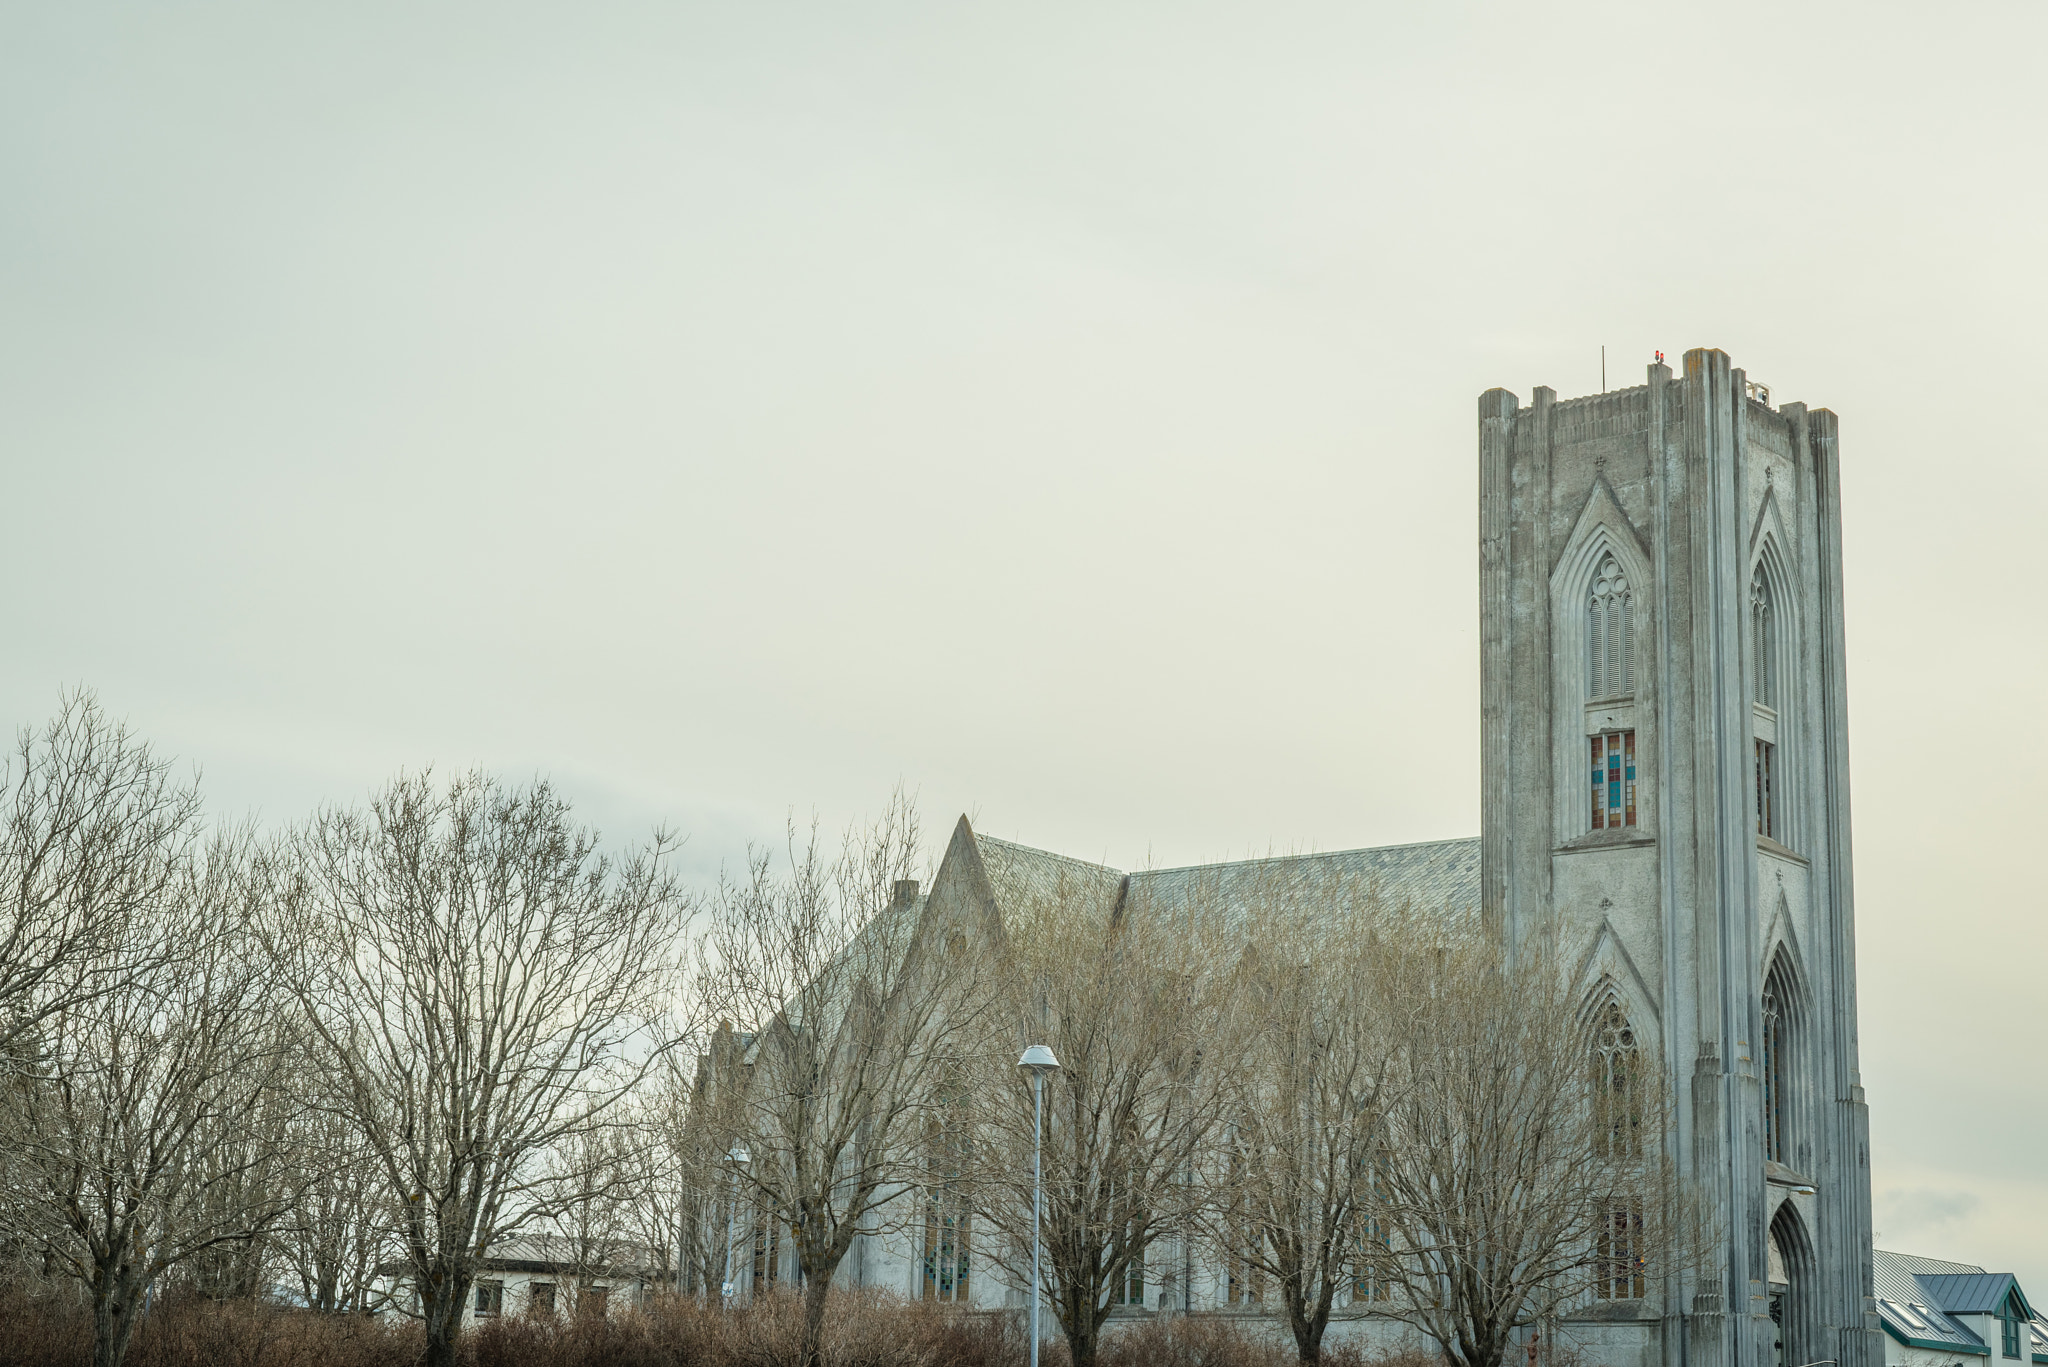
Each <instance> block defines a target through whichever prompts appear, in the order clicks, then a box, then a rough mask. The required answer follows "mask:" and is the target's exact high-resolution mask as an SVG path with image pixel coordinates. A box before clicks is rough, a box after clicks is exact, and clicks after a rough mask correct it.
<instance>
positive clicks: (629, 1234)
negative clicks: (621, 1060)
mask: <svg viewBox="0 0 2048 1367" xmlns="http://www.w3.org/2000/svg"><path fill="white" fill-rule="evenodd" d="M620 1109H621V1112H622V1114H621V1115H620V1117H619V1118H618V1119H619V1123H616V1124H613V1125H609V1126H606V1127H605V1128H603V1129H591V1130H584V1131H582V1132H580V1133H577V1134H573V1135H570V1136H569V1137H568V1138H567V1139H565V1140H564V1141H563V1142H562V1143H561V1144H560V1145H559V1146H558V1147H557V1148H556V1149H555V1150H554V1151H553V1152H551V1153H550V1154H549V1155H548V1157H547V1160H546V1162H545V1163H544V1165H543V1171H544V1172H545V1173H546V1174H547V1176H546V1179H545V1180H546V1181H547V1183H549V1184H551V1185H552V1186H553V1187H554V1189H555V1191H554V1194H553V1199H551V1200H550V1201H549V1203H548V1204H549V1207H550V1208H549V1210H548V1211H547V1213H546V1214H545V1215H544V1216H542V1217H541V1218H540V1219H539V1220H538V1221H537V1222H536V1223H535V1227H534V1230H533V1231H532V1234H533V1236H534V1237H533V1239H532V1243H531V1246H532V1247H534V1248H535V1249H537V1250H538V1251H539V1252H540V1253H541V1256H543V1257H545V1258H547V1259H548V1260H549V1261H551V1262H555V1263H557V1264H559V1265H560V1267H561V1270H562V1272H563V1273H564V1275H565V1277H566V1280H567V1283H568V1285H567V1287H566V1290H567V1293H568V1294H567V1302H568V1304H567V1305H566V1306H565V1308H566V1309H569V1310H571V1311H574V1312H578V1313H581V1312H584V1311H587V1310H589V1309H591V1308H593V1303H589V1302H586V1300H585V1298H584V1294H583V1293H584V1290H585V1289H586V1288H587V1287H588V1286H589V1285H590V1284H591V1283H592V1282H593V1281H594V1280H596V1279H599V1278H605V1277H610V1276H613V1275H616V1274H618V1273H620V1272H630V1273H632V1274H635V1275H638V1274H640V1273H643V1272H646V1271H648V1270H650V1269H649V1264H650V1262H651V1261H652V1257H651V1252H652V1250H651V1247H650V1246H648V1245H645V1244H643V1243H642V1242H641V1239H640V1237H639V1236H640V1234H641V1224H640V1221H639V1219H638V1207H639V1205H640V1203H641V1202H642V1201H643V1200H644V1198H645V1196H646V1194H647V1192H646V1188H647V1185H648V1181H649V1176H650V1174H649V1169H648V1165H647V1161H646V1160H647V1158H648V1150H649V1149H650V1147H651V1144H650V1141H651V1140H652V1138H653V1136H652V1134H651V1133H650V1132H649V1131H648V1130H647V1129H646V1128H645V1127H643V1125H642V1124H641V1123H640V1118H639V1116H638V1114H637V1111H638V1107H637V1106H636V1105H634V1104H632V1103H631V1102H630V1101H629V1103H628V1105H626V1106H623V1107H621V1108H620ZM663 1261H664V1262H665V1261H666V1258H665V1257H664V1259H663Z"/></svg>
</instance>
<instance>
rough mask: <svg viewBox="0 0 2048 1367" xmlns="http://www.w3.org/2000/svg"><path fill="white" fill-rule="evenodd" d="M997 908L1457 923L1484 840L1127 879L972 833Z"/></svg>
mask: <svg viewBox="0 0 2048 1367" xmlns="http://www.w3.org/2000/svg"><path fill="white" fill-rule="evenodd" d="M974 843H975V846H976V848H977V849H978V850H979V852H980V855H981V860H982V864H983V867H984V868H986V869H987V871H988V879H989V886H990V890H991V891H992V892H993V893H994V894H995V899H996V905H997V906H998V907H1000V908H1004V909H1014V908H1018V907H1020V906H1025V905H1029V904H1031V903H1033V902H1039V901H1044V900H1049V899H1052V898H1055V897H1062V898H1069V899H1071V898H1075V897H1080V898H1084V899H1087V900H1089V901H1093V902H1096V903H1099V909H1100V911H1101V913H1102V914H1103V915H1104V916H1108V915H1110V914H1112V913H1113V912H1115V911H1116V909H1117V907H1118V905H1119V903H1120V901H1122V900H1124V899H1126V898H1127V899H1128V900H1129V901H1130V902H1131V903H1132V904H1133V905H1142V906H1143V907H1144V908H1145V909H1146V910H1148V911H1152V912H1162V913H1169V914H1174V913H1188V912H1199V913H1205V914H1221V915H1223V916H1226V917H1231V918H1234V917H1236V916H1240V915H1242V914H1243V912H1244V911H1245V910H1246V908H1247V907H1248V906H1250V905H1251V903H1252V902H1253V901H1254V900H1258V901H1263V902H1265V903H1267V904H1269V905H1270V904H1272V903H1276V902H1277V903H1280V904H1282V905H1287V906H1292V907H1293V908H1295V909H1296V910H1297V911H1299V912H1300V913H1301V914H1304V915H1309V916H1314V915H1318V914H1330V915H1334V914H1337V913H1340V912H1342V911H1344V910H1347V909H1349V908H1351V907H1354V906H1356V905H1357V903H1358V902H1359V901H1360V900H1362V899H1363V898H1366V897H1377V898H1378V899H1379V900H1380V901H1381V902H1382V903H1383V904H1385V905H1387V906H1391V907H1400V906H1404V905H1405V906H1407V907H1409V908H1411V909H1413V910H1415V911H1419V912H1432V913H1447V914H1449V915H1452V916H1458V917H1462V916H1468V915H1473V914H1476V913H1477V911H1478V907H1479V842H1478V841H1477V840H1476V839H1470V838H1467V839H1461V840H1431V841H1425V842H1422V843H1420V844H1414V845H1384V846H1379V847H1377V848H1370V849H1358V850H1337V851H1333V852H1330V853H1325V854H1299V855H1280V856H1275V857H1273V858H1268V859H1244V860H1237V861H1233V862H1228V863H1221V864H1193V865H1188V866H1187V867H1184V868H1173V869H1145V870H1140V871H1137V872H1133V873H1130V874H1128V875H1127V874H1125V873H1124V872H1123V871H1122V870H1120V869H1114V868H1111V867H1109V866H1108V865H1106V864H1091V863H1088V862H1086V861H1085V860H1080V859H1069V858H1067V857H1066V856H1065V855H1058V854H1053V853H1051V852H1049V851H1046V850H1039V849H1033V848H1032V847H1031V846H1029V845H1019V844H1015V843H1013V842H1011V841H1008V840H998V839H996V838H995V837H993V836H987V835H982V834H980V833H979V832H976V833H975V834H974Z"/></svg>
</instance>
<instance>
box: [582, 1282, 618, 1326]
mask: <svg viewBox="0 0 2048 1367" xmlns="http://www.w3.org/2000/svg"><path fill="white" fill-rule="evenodd" d="M611 1296H612V1289H611V1288H610V1287H609V1286H586V1287H584V1288H583V1290H582V1291H581V1292H579V1293H578V1294H577V1297H576V1313H577V1314H579V1315H585V1316H588V1317H589V1318H591V1319H598V1320H601V1319H603V1318H604V1311H605V1306H606V1305H607V1304H609V1303H610V1301H611Z"/></svg>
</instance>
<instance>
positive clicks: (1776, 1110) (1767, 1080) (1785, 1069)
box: [1761, 958, 1797, 1164]
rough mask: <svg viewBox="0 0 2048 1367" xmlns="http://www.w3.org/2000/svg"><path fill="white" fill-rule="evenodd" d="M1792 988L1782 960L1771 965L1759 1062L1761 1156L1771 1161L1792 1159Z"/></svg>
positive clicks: (1766, 990)
mask: <svg viewBox="0 0 2048 1367" xmlns="http://www.w3.org/2000/svg"><path fill="white" fill-rule="evenodd" d="M1793 1010H1794V1001H1793V989H1792V983H1791V979H1790V976H1789V974H1788V973H1787V971H1786V968H1785V962H1784V960H1783V959H1782V958H1781V959H1779V960H1778V961H1777V962H1776V963H1774V964H1773V965H1772V966H1771V973H1770V976H1769V977H1768V978H1766V979H1765V980H1764V996H1763V1041H1762V1044H1763V1048H1762V1051H1761V1057H1762V1063H1763V1084H1764V1087H1763V1091H1764V1157H1765V1158H1768V1159H1770V1160H1771V1161H1772V1162H1774V1163H1788V1164H1789V1163H1791V1161H1792V1120H1793V1115H1792V1100H1793V1097H1792V1083H1793V1078H1792V1073H1793V1068H1794V1065H1795V1063H1796V1062H1797V1059H1796V1056H1795V1054H1794V1048H1795V1041H1794V1039H1793V1024H1794V1022H1793V1019H1792V1015H1793Z"/></svg>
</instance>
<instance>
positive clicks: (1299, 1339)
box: [1280, 1273, 1336, 1362]
mask: <svg viewBox="0 0 2048 1367" xmlns="http://www.w3.org/2000/svg"><path fill="white" fill-rule="evenodd" d="M1280 1292H1281V1295H1282V1296H1283V1297H1284V1298H1285V1299H1286V1301H1287V1322H1288V1327H1289V1328H1291V1329H1292V1330H1294V1348H1295V1351H1296V1352H1297V1353H1298V1354H1300V1357H1301V1360H1302V1361H1303V1362H1321V1361H1322V1360H1323V1335H1324V1334H1325V1333H1327V1332H1328V1331H1329V1328H1330V1306H1331V1305H1332V1304H1334V1303H1335V1301H1336V1284H1335V1283H1334V1282H1330V1281H1328V1280H1327V1279H1325V1283H1324V1286H1323V1290H1322V1294H1321V1295H1320V1296H1318V1297H1317V1298H1316V1302H1315V1304H1313V1305H1311V1304H1309V1302H1308V1297H1307V1296H1306V1295H1305V1294H1304V1292H1303V1288H1302V1284H1301V1276H1300V1274H1299V1273H1297V1274H1295V1275H1294V1276H1292V1277H1290V1278H1286V1279H1284V1280H1282V1281H1281V1283H1280Z"/></svg>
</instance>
